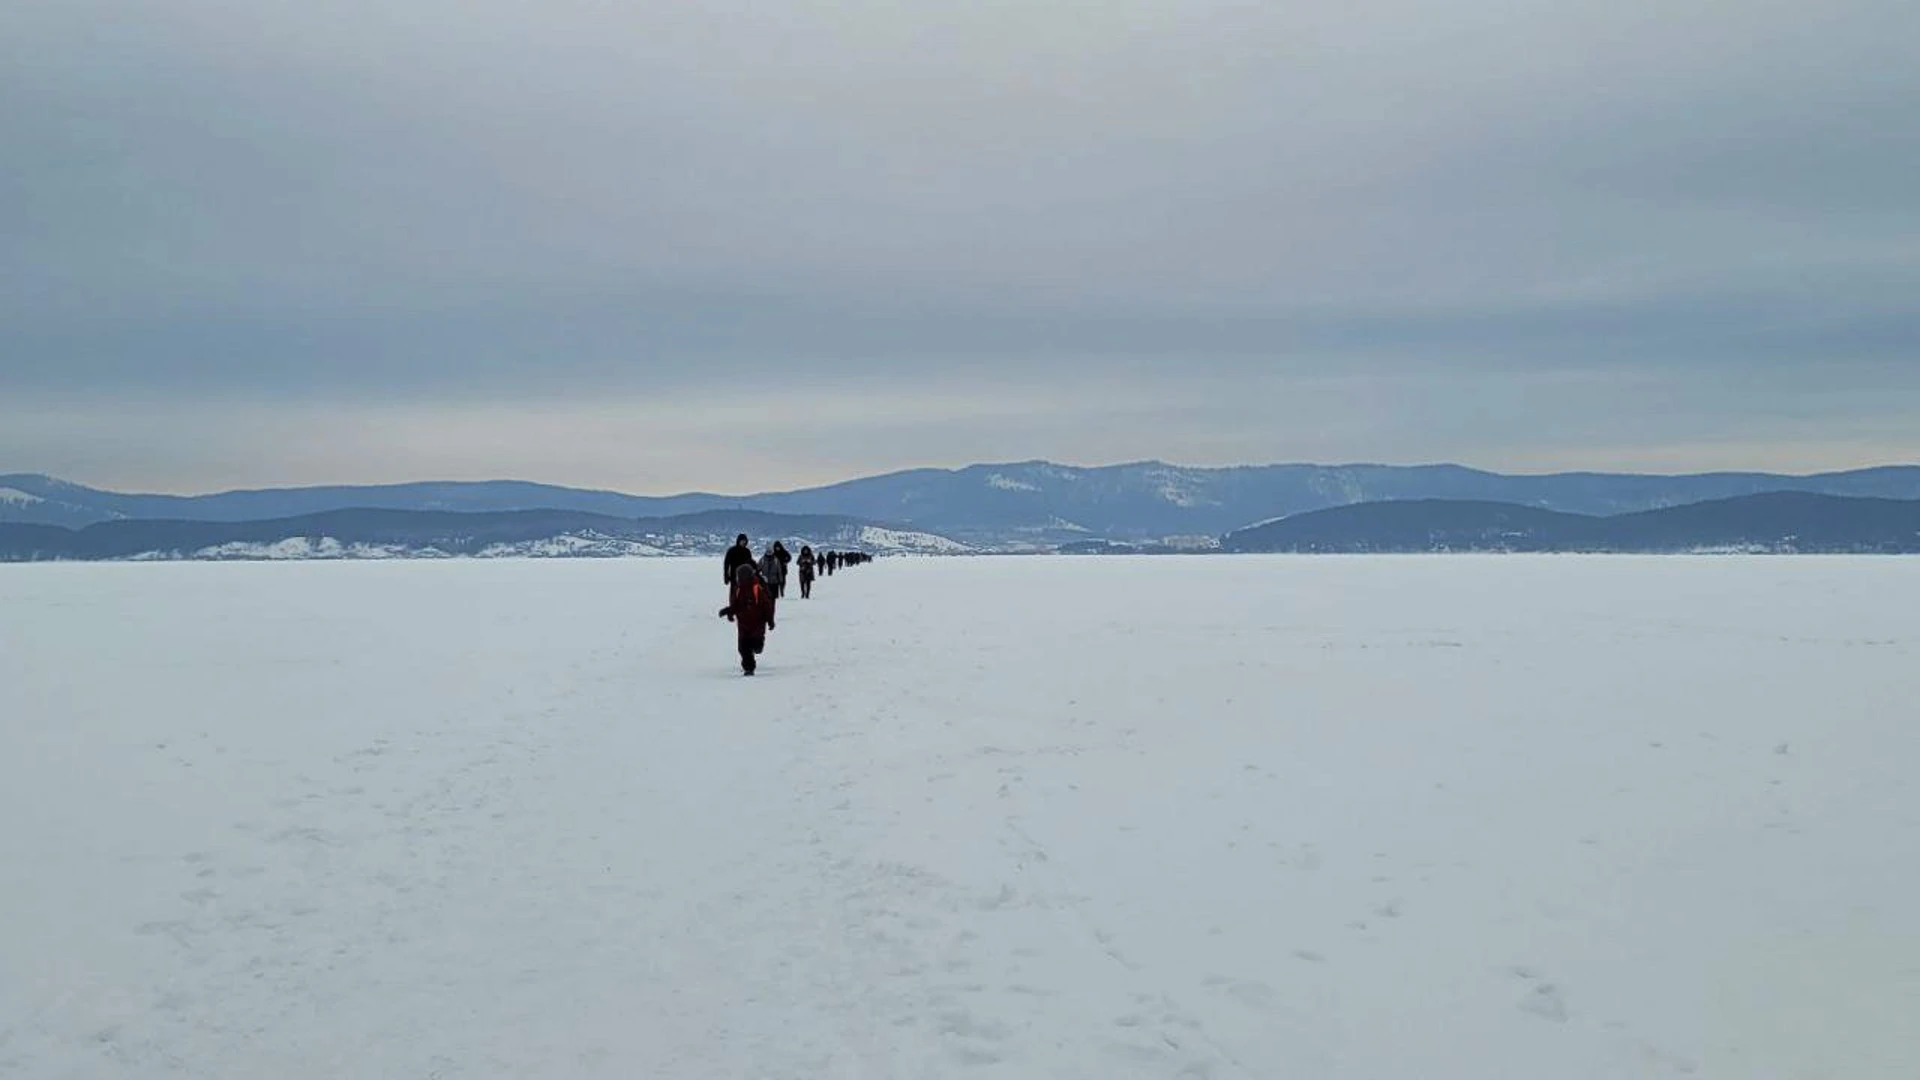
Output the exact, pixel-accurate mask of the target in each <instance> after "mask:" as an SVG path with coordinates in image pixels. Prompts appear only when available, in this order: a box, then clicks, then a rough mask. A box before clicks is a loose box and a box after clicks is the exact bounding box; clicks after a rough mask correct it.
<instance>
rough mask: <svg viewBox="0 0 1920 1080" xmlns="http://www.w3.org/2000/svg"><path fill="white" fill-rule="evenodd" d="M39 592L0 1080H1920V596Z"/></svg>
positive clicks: (1715, 581)
mask: <svg viewBox="0 0 1920 1080" xmlns="http://www.w3.org/2000/svg"><path fill="white" fill-rule="evenodd" d="M723 601H724V596H723V589H722V587H721V584H720V570H719V566H718V562H717V560H714V561H708V560H700V561H682V560H651V561H649V560H632V561H619V562H584V561H566V562H509V563H484V562H453V563H428V562H410V563H347V564H290V565H259V564H247V565H232V564H185V565H38V566H5V567H0V1076H5V1077H16V1076H17V1077H22V1078H27V1077H31V1078H35V1080H42V1078H46V1080H51V1078H62V1077H84V1078H95V1077H99V1078H116V1080H117V1078H123V1077H124V1078H135V1077H138V1078H148V1077H168V1076H192V1077H219V1078H235V1080H262V1078H274V1080H296V1078H315V1080H318V1078H342V1077H354V1078H386V1077H394V1078H400V1077H409V1078H427V1077H437V1078H442V1080H456V1078H470V1077H486V1078H494V1077H499V1078H525V1077H551V1078H568V1077H589V1078H608V1080H612V1078H621V1080H626V1078H634V1077H660V1078H669V1077H671V1078H707V1077H712V1078H721V1077H726V1078H740V1077H752V1078H793V1080H802V1078H807V1080H812V1078H830V1077H860V1078H873V1080H889V1078H910V1077H963V1076H964V1077H1006V1078H1041V1077H1046V1078H1054V1077H1076V1078H1078V1077H1084V1078H1087V1080H1110V1078H1132V1077H1167V1078H1172V1077H1217V1078H1238V1077H1273V1078H1303V1080H1349V1078H1352V1080H1360V1078H1364V1080H1412V1078H1421V1080H1504V1078H1527V1080H1540V1078H1551V1080H1580V1078H1599V1077H1606V1078H1621V1080H1640V1078H1647V1077H1664V1076H1698V1077H1726V1078H1730V1080H1771V1078H1781V1080H1789V1078H1791V1080H1803V1078H1814V1077H1827V1078H1860V1080H1869V1078H1876V1080H1877V1078H1892V1077H1901V1076H1916V1075H1920V915H1917V914H1916V913H1920V788H1916V786H1915V783H1916V781H1915V779H1914V778H1915V776H1916V774H1920V560H1910V559H1893V558H1888V559H1845V558H1807V559H1796V558H1667V559H1633V558H1575V557H1558V558H1554V557H1546V558H1521V557H1507V558H1470V557H1453V558H1380V559H1369V558H1318V559H1313V558H1305V559H1301V558H1293V559H1288V558H1225V557H1220V558H1196V559H1146V560H1138V559H1043V558H1035V559H977V560H916V561H883V562H881V563H877V564H875V565H872V566H868V567H863V568H860V569H857V570H853V571H850V572H846V573H843V574H841V575H839V576H836V577H834V578H831V579H826V580H823V581H822V582H821V583H820V586H819V588H818V591H817V593H816V596H815V598H814V599H813V600H812V601H811V602H802V601H800V600H799V599H798V598H797V590H795V592H794V593H793V594H792V595H790V597H789V598H788V599H787V600H786V601H784V602H783V604H782V607H781V617H780V627H779V629H778V630H777V631H776V632H775V633H774V634H773V636H772V640H771V642H770V645H769V648H768V652H767V655H766V656H765V657H764V661H763V662H764V667H763V669H762V674H761V675H760V677H758V678H756V679H752V680H748V679H742V678H740V677H738V675H737V669H736V667H735V658H734V655H733V648H732V641H731V628H730V627H729V626H728V625H727V624H726V623H724V622H722V621H720V620H719V619H717V618H715V614H714V613H715V610H716V609H717V608H718V607H719V606H720V604H721V603H722V602H723Z"/></svg>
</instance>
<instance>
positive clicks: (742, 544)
mask: <svg viewBox="0 0 1920 1080" xmlns="http://www.w3.org/2000/svg"><path fill="white" fill-rule="evenodd" d="M752 565H753V549H752V548H750V547H748V546H747V534H746V533H741V534H740V535H739V536H738V537H736V538H735V539H734V541H733V546H732V547H730V548H728V549H727V572H726V576H725V577H723V578H721V579H720V580H721V581H722V582H723V583H724V584H726V586H727V587H728V588H732V587H733V572H734V570H736V569H738V568H739V567H741V566H752Z"/></svg>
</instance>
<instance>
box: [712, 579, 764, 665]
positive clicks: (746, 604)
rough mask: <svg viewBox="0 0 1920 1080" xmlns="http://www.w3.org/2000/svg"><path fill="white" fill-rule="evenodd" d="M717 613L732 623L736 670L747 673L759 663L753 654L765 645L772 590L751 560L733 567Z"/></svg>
mask: <svg viewBox="0 0 1920 1080" xmlns="http://www.w3.org/2000/svg"><path fill="white" fill-rule="evenodd" d="M720 617H721V618H723V619H726V620H728V621H730V622H732V623H733V626H734V630H735V638H736V644H737V645H738V646H739V649H740V674H742V675H751V674H753V671H754V669H755V668H756V667H759V663H758V661H756V660H755V657H757V656H759V655H760V654H761V653H762V652H764V651H765V650H766V647H767V631H769V630H771V629H773V594H772V593H770V592H768V591H767V587H766V585H765V584H763V583H762V582H761V581H760V574H759V573H758V572H757V571H755V570H754V568H753V566H752V564H750V563H742V564H741V565H740V566H737V567H735V568H734V571H733V588H732V590H731V592H730V593H729V595H728V600H727V606H726V607H723V608H721V609H720Z"/></svg>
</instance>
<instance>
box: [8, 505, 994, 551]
mask: <svg viewBox="0 0 1920 1080" xmlns="http://www.w3.org/2000/svg"><path fill="white" fill-rule="evenodd" d="M743 532H744V533H747V534H748V535H750V536H752V537H753V538H754V541H755V547H756V549H758V548H761V547H763V546H764V545H766V544H769V543H771V542H772V541H773V540H776V539H780V540H784V541H786V543H787V546H788V548H789V549H791V550H792V551H794V552H798V551H799V550H800V545H801V544H803V543H804V544H812V545H813V546H814V547H816V548H818V549H820V550H823V551H824V550H828V549H834V550H858V551H866V552H870V553H876V554H898V553H922V554H960V553H964V552H965V551H967V550H968V549H967V548H965V547H964V546H963V545H960V544H957V543H955V542H954V541H952V540H948V539H946V538H945V537H940V536H933V535H931V534H927V533H920V532H914V531H910V530H901V529H888V528H885V527H882V526H877V525H873V524H871V523H868V522H863V521H858V520H855V519H852V518H844V517H831V516H798V515H782V514H766V513H759V512H756V511H738V510H711V511H707V512H704V513H699V514H687V515H681V516H678V517H670V518H637V519H636V518H619V517H611V516H608V515H605V514H587V513H580V512H577V511H568V510H508V511H478V512H472V513H457V512H453V511H427V510H331V511H327V512H325V513H319V514H308V515H304V516H300V517H291V518H273V519H267V520H262V521H177V520H176V521H141V520H124V519H123V520H118V521H105V522H97V523H95V524H92V525H88V526H86V527H84V528H80V529H70V528H66V527H63V526H59V525H29V524H21V523H0V562H33V561H40V560H55V559H63V560H64V559H71V560H91V559H142V560H162V559H324V558H360V559H377V558H454V557H477V558H504V557H565V558H582V557H603V558H605V557H619V556H633V555H690V554H709V553H711V554H717V553H719V552H720V551H722V550H724V549H725V548H726V547H727V546H728V545H729V544H731V543H732V542H733V538H734V537H735V536H736V535H738V534H739V533H743Z"/></svg>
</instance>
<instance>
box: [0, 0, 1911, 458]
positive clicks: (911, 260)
mask: <svg viewBox="0 0 1920 1080" xmlns="http://www.w3.org/2000/svg"><path fill="white" fill-rule="evenodd" d="M1916 42H1920V4H1916V3H1914V2H1913V0H1829V2H1818V3H1809V2H1806V0H1791V2H1786V0H1712V2H1688V0H1579V2H1572V0H1562V2H1554V0H1534V2H1522V0H1469V2H1465V3H1462V2H1459V0H1377V2H1369V3H1332V2H1317V3H1311V4H1308V3H1295V2H1292V0H1242V2H1237V3H1227V2H1214V0H1020V2H1017V3H1016V2H1011V0H968V2H966V3H955V2H951V0H943V2H938V3H935V2H933V0H900V2H895V3H854V2H843V3H832V2H821V0H777V2H767V3H733V4H725V3H719V4H708V3H690V2H688V0H603V2H585V0H539V2H537V3H536V2H532V0H527V2H521V3H509V2H505V0H406V2H405V3H395V2H393V0H331V2H328V3H312V2H310V0H306V2H294V3H287V2H277V0H164V2H162V0H151V2H149V0H113V2H110V3H109V2H100V0H60V2H58V3H45V2H39V0H0V472H8V471H38V472H50V473H53V474H56V475H61V476H65V477H68V478H70V479H75V480H80V481H82V482H87V483H93V484H100V485H104V486H116V487H123V488H124V487H131V488H141V489H148V490H162V491H200V490H210V489H216V488H225V487H234V486H257V485H277V484H290V483H316V482H382V481H396V480H407V479H425V478H453V479H478V478H489V477H517V478H525V479H535V480H545V481H552V482H560V483H570V484H582V485H594V486H606V487H613V488H620V489H625V490H632V491H641V492H665V491H675V490H684V489H709V490H761V489H768V488H779V487H787V486H794V485H800V484H805V483H812V482H820V481H828V480H834V479H840V478H843V477H846V476H851V475H857V474H864V473H870V472H876V471H882V470H887V469H893V468H901V467H908V466H917V465H959V464H965V463H967V462H970V461H977V460H1013V459H1026V458H1033V457H1047V458H1052V459H1055V460H1063V461H1068V462H1072V463H1078V464H1094V463H1102V462H1110V461H1121V460H1132V459H1140V458H1161V459H1166V460H1172V461H1177V462H1183V463H1191V464H1219V463H1238V462H1265V461H1352V460H1369V461H1390V462H1423V461H1438V460H1456V461H1461V462H1464V463H1467V464H1473V465H1479V466H1483V467H1490V468H1498V469H1504V470H1511V471H1542V470H1549V469H1559V468H1569V467H1573V468H1602V469H1645V470H1657V471H1681V470H1694V469H1711V468H1728V467H1752V468H1768V469H1781V470H1789V471H1811V470H1817V469H1825V468H1833V467H1846V466H1852V465H1861V464H1869V463H1881V462H1889V461H1913V460H1920V62H1916V59H1915V56H1916V53H1915V48H1916V46H1915V43H1916Z"/></svg>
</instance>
